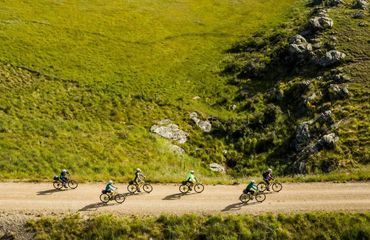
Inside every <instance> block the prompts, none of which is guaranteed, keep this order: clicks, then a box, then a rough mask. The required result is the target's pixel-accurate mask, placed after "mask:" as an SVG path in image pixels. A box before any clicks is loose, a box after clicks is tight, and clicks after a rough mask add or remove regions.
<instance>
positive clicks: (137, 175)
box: [134, 168, 145, 192]
mask: <svg viewBox="0 0 370 240" xmlns="http://www.w3.org/2000/svg"><path fill="white" fill-rule="evenodd" d="M144 181H145V175H144V174H143V173H142V171H141V169H140V168H137V169H136V172H135V178H134V183H135V184H136V186H138V187H137V191H138V192H141V190H140V187H139V184H142V183H144Z"/></svg>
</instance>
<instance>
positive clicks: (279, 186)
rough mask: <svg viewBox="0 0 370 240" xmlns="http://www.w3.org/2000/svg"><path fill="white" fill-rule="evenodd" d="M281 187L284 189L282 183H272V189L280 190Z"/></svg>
mask: <svg viewBox="0 0 370 240" xmlns="http://www.w3.org/2000/svg"><path fill="white" fill-rule="evenodd" d="M281 189H283V185H282V184H281V183H279V182H275V183H273V184H272V190H273V191H274V192H280V191H281Z"/></svg>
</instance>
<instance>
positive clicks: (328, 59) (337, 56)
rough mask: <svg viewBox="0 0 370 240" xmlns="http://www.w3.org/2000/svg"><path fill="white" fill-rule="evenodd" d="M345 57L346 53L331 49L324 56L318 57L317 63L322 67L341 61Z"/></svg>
mask: <svg viewBox="0 0 370 240" xmlns="http://www.w3.org/2000/svg"><path fill="white" fill-rule="evenodd" d="M345 57H346V54H344V53H342V52H340V51H338V50H331V51H329V52H326V54H325V56H324V57H322V58H321V59H319V61H318V64H319V65H320V66H322V67H328V66H330V65H334V64H337V63H339V62H341V61H342V60H343V59H344V58H345Z"/></svg>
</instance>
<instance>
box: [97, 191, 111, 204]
mask: <svg viewBox="0 0 370 240" xmlns="http://www.w3.org/2000/svg"><path fill="white" fill-rule="evenodd" d="M99 198H100V201H102V203H108V202H109V200H110V197H109V195H108V194H106V193H103V194H101V195H100V197H99Z"/></svg>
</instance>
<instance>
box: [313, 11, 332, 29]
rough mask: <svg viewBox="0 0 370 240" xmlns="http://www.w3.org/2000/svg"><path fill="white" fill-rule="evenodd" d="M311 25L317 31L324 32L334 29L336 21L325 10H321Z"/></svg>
mask: <svg viewBox="0 0 370 240" xmlns="http://www.w3.org/2000/svg"><path fill="white" fill-rule="evenodd" d="M309 24H310V25H311V27H312V28H313V29H315V30H324V29H328V28H332V27H333V25H334V21H333V19H331V18H330V17H329V15H328V13H327V12H326V11H325V10H321V11H319V12H318V13H317V14H316V15H315V16H313V17H312V18H311V19H310V20H309Z"/></svg>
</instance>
